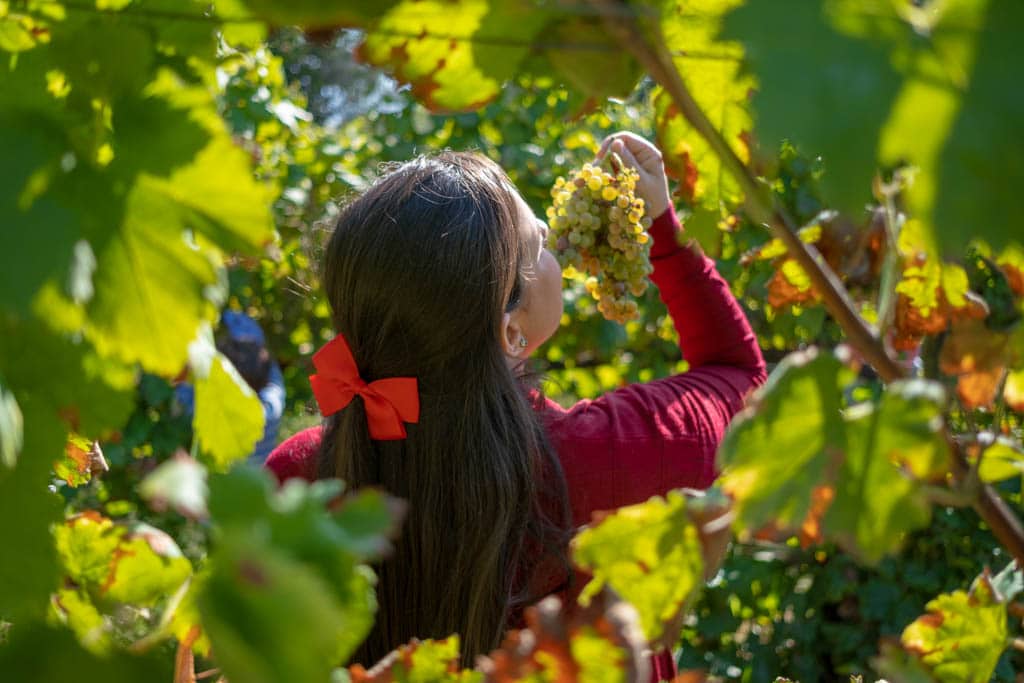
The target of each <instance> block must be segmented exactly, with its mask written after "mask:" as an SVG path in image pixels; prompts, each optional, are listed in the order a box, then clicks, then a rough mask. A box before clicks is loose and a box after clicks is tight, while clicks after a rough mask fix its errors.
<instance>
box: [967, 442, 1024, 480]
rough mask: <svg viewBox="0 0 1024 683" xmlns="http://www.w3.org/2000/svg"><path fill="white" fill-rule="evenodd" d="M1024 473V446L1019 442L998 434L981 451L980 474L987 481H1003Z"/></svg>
mask: <svg viewBox="0 0 1024 683" xmlns="http://www.w3.org/2000/svg"><path fill="white" fill-rule="evenodd" d="M1021 474H1024V447H1022V446H1021V445H1020V443H1019V442H1017V441H1015V440H1013V439H1011V438H1009V437H1006V436H997V437H996V438H995V440H994V441H993V442H992V443H991V444H989V445H988V446H987V447H986V448H985V449H984V451H982V453H981V463H980V464H979V465H978V476H979V477H980V478H981V480H982V481H983V482H985V483H989V484H990V483H993V482H997V481H1003V480H1004V479H1009V478H1010V477H1019V476H1021Z"/></svg>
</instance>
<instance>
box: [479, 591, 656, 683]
mask: <svg viewBox="0 0 1024 683" xmlns="http://www.w3.org/2000/svg"><path fill="white" fill-rule="evenodd" d="M524 617H525V621H526V628H525V629H522V630H519V631H510V632H509V633H508V634H507V635H506V638H505V641H504V642H503V643H502V645H501V647H500V648H499V649H497V650H495V651H493V652H491V653H490V655H489V656H488V657H486V658H481V659H480V660H478V662H479V664H478V666H477V669H478V670H481V671H483V672H484V673H485V674H486V680H487V681H493V682H495V683H497V682H498V681H512V680H553V681H569V680H579V681H608V682H609V683H613V682H614V683H625V682H626V681H646V680H649V679H650V677H651V675H650V671H649V667H650V658H649V649H648V644H647V643H646V641H644V639H643V635H642V632H641V629H640V626H639V615H638V614H637V612H636V610H634V609H633V608H632V606H631V605H629V604H628V603H627V602H624V601H623V600H621V599H619V598H618V597H615V596H613V595H612V594H611V592H610V591H608V590H604V591H601V592H600V593H598V594H597V595H595V596H593V598H592V599H591V601H590V605H589V606H587V607H579V606H576V607H574V608H573V609H572V610H566V609H563V608H562V605H561V603H560V601H559V600H558V598H555V597H548V598H545V599H544V600H542V601H541V602H539V603H537V604H536V605H534V606H531V607H529V608H527V609H526V612H525V615H524Z"/></svg>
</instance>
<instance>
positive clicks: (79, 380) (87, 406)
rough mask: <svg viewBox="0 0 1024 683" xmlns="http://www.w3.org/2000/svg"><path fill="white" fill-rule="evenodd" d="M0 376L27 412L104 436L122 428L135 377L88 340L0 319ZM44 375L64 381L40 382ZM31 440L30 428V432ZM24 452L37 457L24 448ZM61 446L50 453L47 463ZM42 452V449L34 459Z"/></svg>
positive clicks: (84, 432) (129, 406)
mask: <svg viewBox="0 0 1024 683" xmlns="http://www.w3.org/2000/svg"><path fill="white" fill-rule="evenodd" d="M0 373H2V374H3V375H4V377H5V379H6V380H7V382H8V385H9V387H10V388H11V391H12V392H13V393H14V395H15V396H16V397H17V398H18V402H19V404H20V405H21V407H22V410H23V411H25V413H26V415H25V419H26V421H27V420H28V419H29V417H28V415H27V412H28V410H29V403H31V405H32V407H33V409H34V410H40V411H45V412H46V414H47V415H48V416H52V417H54V418H56V417H60V418H61V419H62V420H64V421H65V422H66V423H67V424H68V425H69V426H70V427H71V428H73V429H75V431H77V432H79V433H80V434H82V435H83V436H87V437H90V438H93V439H97V438H102V437H104V436H106V435H107V434H109V433H110V432H111V430H112V429H115V428H117V427H120V426H121V425H123V424H124V422H125V421H126V420H127V419H128V416H129V415H130V414H131V411H132V400H133V398H132V390H133V388H134V386H135V380H136V373H135V371H134V369H133V368H131V367H129V366H126V365H124V364H122V363H120V362H118V361H116V360H113V359H109V358H102V357H100V356H99V355H98V354H97V353H96V351H95V349H93V348H92V347H91V345H90V344H89V343H88V342H86V341H85V340H81V339H73V338H69V337H66V336H65V335H62V334H58V333H56V332H54V331H52V330H51V329H49V328H48V327H46V326H45V325H43V324H41V323H37V322H34V321H27V322H24V323H20V324H13V325H5V324H4V321H0ZM40 377H47V378H58V377H59V378H60V381H46V382H41V381H40V380H39V378H40ZM26 438H27V430H26ZM24 452H25V453H33V451H32V450H31V449H29V448H27V447H26V449H25V451H24ZM62 452H63V448H61V449H59V450H54V451H50V452H49V453H48V454H47V455H48V458H47V460H48V462H47V464H48V465H49V464H52V463H53V461H54V460H57V459H58V458H59V457H60V455H61V453H62ZM36 454H38V455H39V456H43V455H44V453H40V452H38V451H36V452H35V454H33V456H32V457H35V455H36Z"/></svg>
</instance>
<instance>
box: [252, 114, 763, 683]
mask: <svg viewBox="0 0 1024 683" xmlns="http://www.w3.org/2000/svg"><path fill="white" fill-rule="evenodd" d="M609 151H614V152H616V153H618V155H619V156H620V157H621V158H622V160H623V162H624V163H626V164H628V165H630V166H632V167H634V168H636V169H637V171H638V173H639V175H640V180H639V182H638V184H637V192H638V194H639V195H640V196H641V197H643V198H644V200H645V203H646V207H647V210H648V212H649V214H650V215H651V216H652V217H655V221H654V224H653V225H652V227H651V230H650V232H651V236H652V238H653V247H652V249H651V262H652V264H653V266H654V272H653V274H652V276H651V279H652V280H653V282H654V283H655V284H656V285H657V286H658V288H659V290H660V294H661V297H662V299H663V300H664V302H665V304H666V306H667V307H668V310H669V313H670V314H671V316H672V319H673V320H674V321H675V324H676V328H677V330H678V332H679V339H680V347H681V349H682V352H683V355H684V357H685V358H686V359H687V361H689V364H690V368H691V369H690V371H689V372H686V373H683V374H680V375H676V376H673V377H669V378H667V379H661V380H657V381H654V382H650V383H646V384H634V385H631V386H626V387H623V388H621V389H617V390H616V391H613V392H611V393H608V394H606V395H604V396H602V397H601V398H599V399H597V400H594V401H581V402H579V403H577V404H576V405H574V406H573V407H572V408H570V409H568V410H566V409H563V408H561V407H560V406H558V405H557V404H556V403H554V402H553V401H550V400H548V399H545V398H544V397H543V396H541V395H540V393H539V392H538V391H537V390H536V389H534V388H530V387H529V386H527V385H526V384H525V383H524V381H523V377H522V375H523V365H524V360H525V359H526V358H527V357H528V356H529V355H530V354H531V353H532V352H533V351H534V350H535V349H536V348H537V347H538V346H540V345H541V344H542V343H544V342H545V341H546V340H547V339H548V338H549V337H550V336H551V335H552V334H553V333H554V332H555V330H556V329H557V328H558V325H559V320H560V318H561V315H562V297H561V271H560V269H559V266H558V263H557V261H556V260H555V258H554V256H552V254H551V253H550V252H548V250H547V249H546V248H545V244H546V243H547V232H548V229H547V226H546V225H545V224H544V223H543V222H542V221H540V220H538V219H537V218H536V217H534V215H533V214H532V212H531V211H530V209H529V207H528V206H527V204H526V202H525V201H523V199H522V197H520V196H519V194H518V192H516V190H515V189H514V188H513V187H512V185H511V183H510V181H509V180H508V178H507V177H506V176H505V174H504V173H503V172H502V171H501V169H499V168H498V167H497V166H496V165H495V164H494V163H493V162H491V161H490V160H488V159H486V158H485V157H482V156H480V155H476V154H466V153H453V152H445V153H441V154H438V155H436V156H428V157H421V158H418V159H414V160H412V161H409V162H407V163H404V164H402V165H400V166H398V167H397V168H395V169H394V170H392V171H391V172H390V173H388V174H387V175H385V176H384V177H383V178H381V179H380V180H379V181H378V182H377V183H376V184H374V185H373V186H372V187H371V188H370V189H369V190H367V191H366V192H365V193H364V194H363V195H362V196H360V197H359V198H358V199H356V200H355V201H353V202H352V203H351V204H349V205H348V207H347V208H345V210H344V211H343V212H342V213H341V215H340V216H339V218H338V221H337V225H336V226H335V228H334V232H333V235H332V236H331V239H330V242H329V244H328V246H327V250H326V254H325V262H324V271H323V282H324V287H325V289H326V292H327V296H328V299H329V301H330V304H331V309H332V311H333V323H334V328H335V330H337V332H338V336H337V337H336V338H335V339H334V340H333V341H332V342H330V343H329V344H327V345H326V346H325V347H324V349H322V350H321V351H319V352H318V353H317V355H316V356H315V357H314V363H315V365H316V368H317V374H316V375H315V376H314V377H312V378H311V381H312V382H313V386H314V392H315V394H316V396H317V401H318V403H319V404H320V407H321V411H322V412H323V413H324V414H325V416H327V418H326V421H325V423H324V426H323V428H322V430H321V428H319V427H317V428H313V429H310V430H307V431H305V432H301V433H299V434H297V435H295V436H294V437H292V438H291V439H289V440H287V441H286V442H284V443H283V444H281V445H280V446H279V447H278V448H277V449H276V450H275V451H274V452H273V453H272V454H271V456H270V458H269V459H268V461H267V466H268V467H269V468H270V469H271V470H272V471H273V472H274V473H275V474H276V475H277V477H278V479H279V480H282V481H283V480H285V479H287V478H289V477H303V478H306V479H309V480H313V479H316V478H320V477H338V478H340V479H343V480H344V481H346V482H347V484H348V486H350V487H352V488H357V487H360V486H367V485H372V486H380V487H382V488H384V489H385V490H387V491H388V492H390V493H392V494H394V495H396V496H399V497H401V498H403V499H405V500H406V501H407V502H408V504H409V510H408V516H407V519H406V520H405V523H404V525H403V528H402V530H401V534H400V536H399V538H398V541H397V544H396V552H395V553H394V555H393V556H392V557H390V558H389V559H388V560H386V561H385V562H383V564H382V566H380V567H379V570H378V574H379V583H378V587H377V591H378V598H379V603H380V610H379V613H378V615H377V621H376V623H375V625H374V628H373V631H372V633H371V634H370V636H369V638H368V639H367V640H366V642H365V643H364V644H363V645H362V647H361V648H360V650H359V651H358V652H357V653H356V655H355V657H354V660H355V661H358V662H359V663H361V664H363V665H365V666H370V665H372V664H373V663H375V662H376V661H378V660H379V659H380V658H382V657H383V656H384V655H385V654H387V653H388V652H389V651H390V650H392V649H394V648H395V647H397V646H398V645H400V644H403V643H405V642H407V641H409V640H410V639H411V638H413V637H420V638H425V637H437V638H441V637H445V636H448V635H450V634H452V633H459V634H460V635H461V637H462V644H463V660H464V662H465V663H467V664H469V663H471V662H472V661H473V658H474V656H475V655H477V654H480V653H486V652H488V651H489V650H491V649H493V648H495V647H496V646H497V645H498V644H499V642H500V640H501V637H502V634H503V632H504V631H505V629H506V628H507V627H508V626H510V625H515V624H516V623H517V620H518V618H519V615H520V613H521V610H522V608H523V607H524V606H526V605H528V604H530V603H532V602H535V601H537V600H539V599H540V598H542V597H544V596H546V595H548V594H551V593H559V592H561V593H562V594H563V598H569V599H571V598H572V595H573V588H575V589H578V588H579V586H578V585H576V586H573V575H572V571H571V569H570V566H569V563H568V561H567V559H566V552H567V547H566V545H567V542H568V540H569V538H571V536H572V530H573V528H574V527H577V526H579V525H581V524H584V523H586V522H588V521H589V520H590V517H591V513H592V512H594V511H596V510H607V509H611V508H615V507H619V506H622V505H627V504H631V503H636V502H640V501H644V500H646V499H647V498H649V497H650V496H652V495H655V494H661V493H665V492H666V491H667V490H669V489H672V488H678V487H696V488H705V487H707V486H708V485H710V484H711V482H712V480H713V479H714V477H715V469H714V454H715V450H716V448H717V446H718V443H719V441H720V439H721V437H722V434H723V432H724V430H725V427H726V425H727V424H728V422H729V420H730V418H731V417H732V416H733V415H734V414H735V413H736V412H737V411H738V410H739V409H740V408H741V407H742V405H743V400H744V397H745V396H746V395H747V393H748V392H749V391H750V390H751V389H753V388H754V387H755V386H757V385H758V384H760V383H761V382H763V381H764V378H765V369H764V361H763V360H762V358H761V354H760V351H759V349H758V347H757V343H756V340H755V337H754V335H753V333H752V332H751V330H750V327H749V325H748V324H747V321H746V319H745V317H744V315H743V313H742V311H741V310H740V308H739V306H738V304H737V303H736V301H735V300H734V299H733V297H732V295H731V294H730V292H729V289H728V286H727V285H726V283H725V282H724V281H723V280H722V278H721V277H720V276H719V275H718V273H717V272H716V270H715V267H714V263H713V262H712V261H711V260H710V259H707V258H705V257H704V256H703V255H702V254H700V253H699V251H698V250H697V249H695V248H689V247H683V246H680V240H679V239H678V238H679V234H680V231H681V228H680V226H679V222H678V220H677V219H676V216H675V213H674V212H673V210H672V208H671V204H670V201H669V193H668V184H667V181H666V178H665V171H664V167H663V164H662V161H661V154H660V153H659V152H658V150H657V149H656V148H655V147H654V146H653V145H651V144H650V143H648V142H647V141H645V140H643V139H642V138H639V137H637V136H635V135H632V134H629V133H620V134H617V135H614V136H612V137H610V138H609V139H607V140H606V141H605V143H604V145H603V146H602V149H601V155H604V154H606V153H608V152H609ZM577 584H578V582H577ZM671 661H672V660H671V657H670V656H668V657H667V659H666V658H664V657H663V658H660V661H656V669H657V670H658V671H657V673H658V674H659V675H660V676H662V677H671V670H670V668H671V666H672V663H671Z"/></svg>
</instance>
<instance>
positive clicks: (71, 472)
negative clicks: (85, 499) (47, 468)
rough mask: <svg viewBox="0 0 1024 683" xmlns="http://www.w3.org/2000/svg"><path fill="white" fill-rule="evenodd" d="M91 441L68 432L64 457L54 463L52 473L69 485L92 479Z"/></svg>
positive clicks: (76, 484) (79, 484)
mask: <svg viewBox="0 0 1024 683" xmlns="http://www.w3.org/2000/svg"><path fill="white" fill-rule="evenodd" d="M92 448H93V442H92V441H90V440H89V439H86V438H84V437H82V436H79V435H77V434H74V433H72V434H68V443H67V446H65V447H64V457H63V458H61V459H60V460H58V461H57V462H56V463H54V466H53V471H54V473H55V474H56V475H57V476H58V477H60V478H61V479H63V480H64V481H65V482H67V484H68V485H69V486H81V485H82V484H85V483H87V482H88V481H89V480H90V479H92V470H91V465H92V456H91V451H92Z"/></svg>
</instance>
